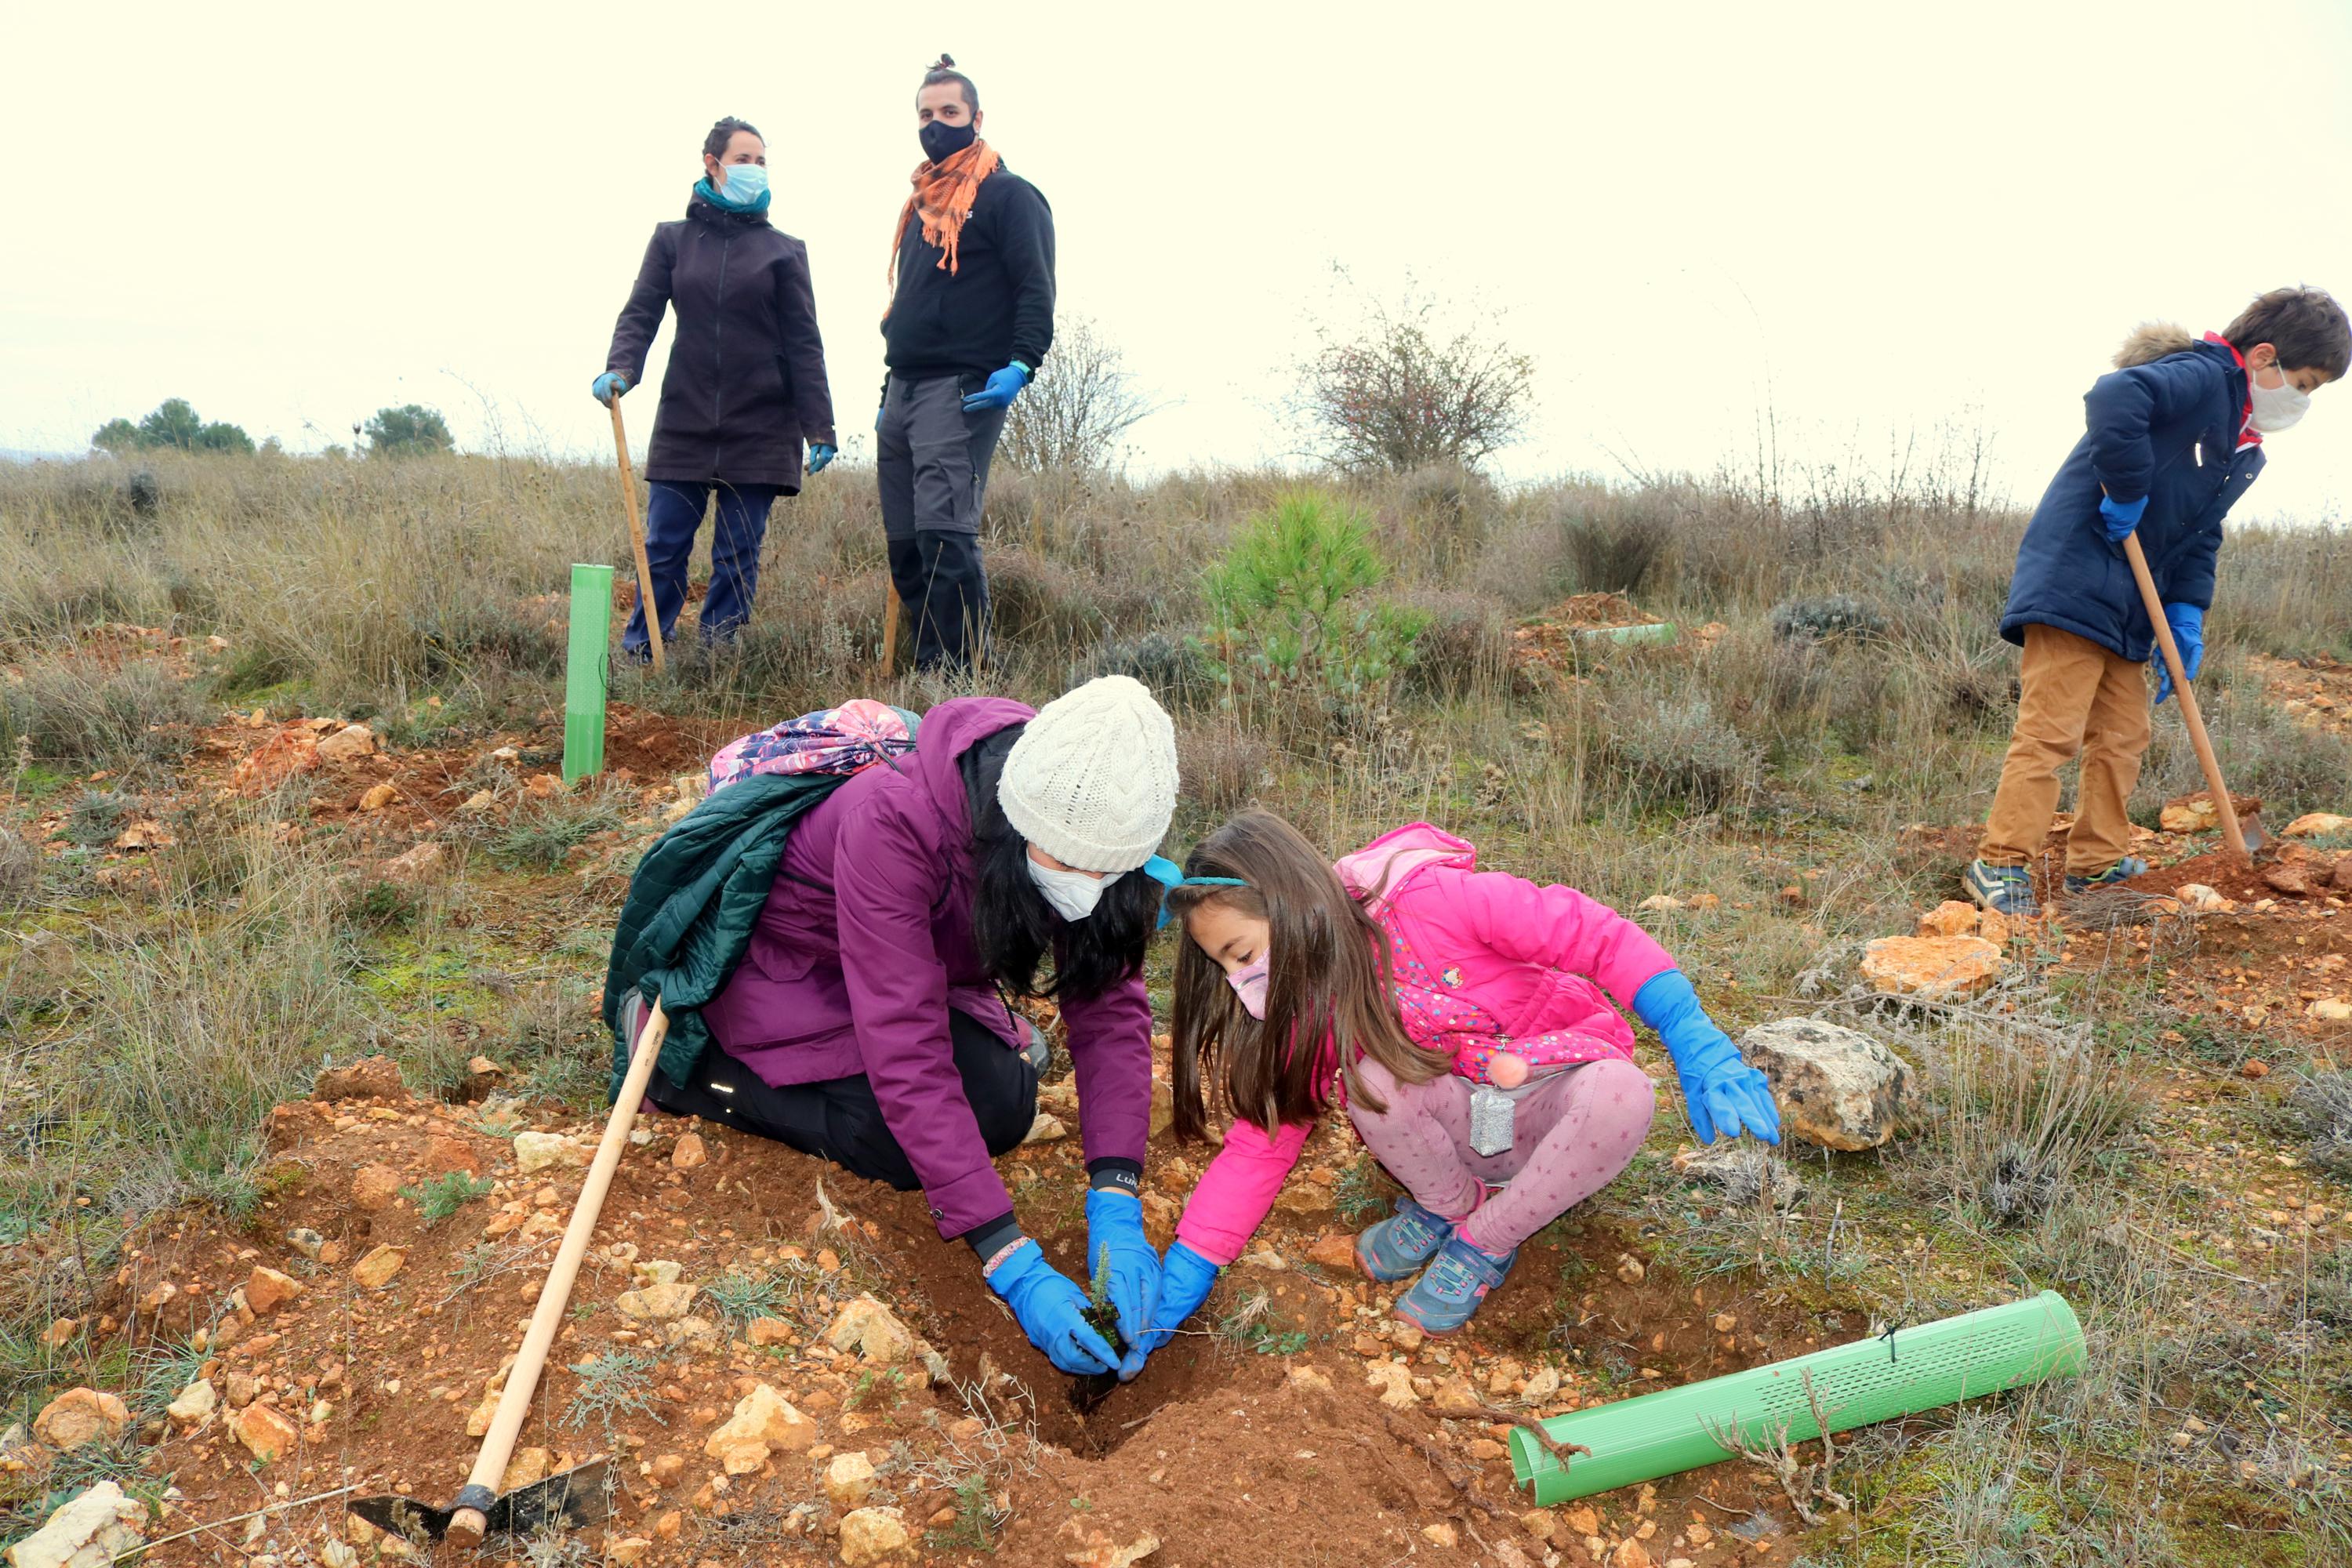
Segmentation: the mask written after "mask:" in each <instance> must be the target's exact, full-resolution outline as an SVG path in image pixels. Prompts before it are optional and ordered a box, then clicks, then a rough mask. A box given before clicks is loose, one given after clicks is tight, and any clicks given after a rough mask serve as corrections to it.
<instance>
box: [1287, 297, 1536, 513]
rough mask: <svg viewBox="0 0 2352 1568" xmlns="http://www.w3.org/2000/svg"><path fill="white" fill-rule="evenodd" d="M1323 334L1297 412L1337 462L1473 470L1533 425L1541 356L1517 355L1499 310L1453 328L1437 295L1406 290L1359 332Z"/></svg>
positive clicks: (1325, 330) (1303, 375)
mask: <svg viewBox="0 0 2352 1568" xmlns="http://www.w3.org/2000/svg"><path fill="white" fill-rule="evenodd" d="M1315 336H1316V340H1317V348H1316V351H1315V353H1313V354H1311V355H1309V356H1308V357H1307V360H1306V361H1305V363H1302V364H1301V365H1300V366H1299V376H1300V385H1299V390H1298V393H1297V399H1296V402H1297V414H1298V416H1300V418H1301V421H1302V422H1303V423H1304V424H1305V425H1306V426H1307V431H1308V435H1309V439H1310V441H1311V443H1312V446H1313V449H1314V451H1315V453H1316V455H1317V456H1318V457H1320V458H1324V459H1325V460H1326V461H1328V462H1329V463H1330V464H1331V465H1332V466H1333V467H1335V468H1343V469H1350V470H1362V469H1387V470H1389V471H1391V472H1392V473H1410V472H1412V470H1413V469H1415V468H1423V467H1425V466H1427V465H1429V464H1432V463H1459V464H1461V465H1462V466H1463V467H1465V468H1471V467H1475V466H1476V465H1477V464H1478V463H1479V462H1480V461H1481V460H1482V459H1484V458H1486V457H1487V456H1488V455H1489V454H1491V453H1494V452H1496V451H1499V450H1500V449H1501V448H1503V447H1507V446H1509V445H1511V444H1512V443H1513V442H1515V441H1517V439H1518V438H1519V437H1520V436H1521V435H1522V434H1523V433H1524V432H1525V430H1526V428H1527V421H1528V412H1529V409H1530V407H1531V405H1532V404H1533V402H1534V383H1535V361H1534V360H1533V359H1531V358H1529V357H1528V355H1526V354H1522V353H1513V352H1512V350H1511V348H1510V345H1509V344H1507V343H1506V342H1503V341H1502V339H1501V337H1500V336H1499V335H1498V334H1497V333H1496V331H1495V322H1494V320H1493V318H1492V317H1484V318H1482V319H1480V320H1477V321H1472V322H1469V323H1467V324H1465V325H1461V326H1459V327H1452V328H1449V327H1448V326H1447V325H1446V324H1445V323H1444V322H1443V321H1440V320H1439V319H1438V315H1437V306H1436V302H1435V301H1434V300H1428V299H1424V298H1421V297H1419V296H1417V295H1415V294H1413V293H1412V292H1410V291H1408V293H1407V294H1406V295H1405V297H1404V298H1403V299H1402V300H1401V301H1399V302H1398V303H1397V304H1395V305H1393V306H1391V305H1390V304H1387V303H1385V302H1382V301H1379V300H1375V301H1373V303H1372V304H1371V306H1370V310H1368V312H1367V314H1366V316H1365V318H1364V320H1363V321H1362V324H1361V325H1360V326H1359V327H1358V328H1357V329H1356V330H1355V331H1353V332H1352V333H1351V334H1349V335H1345V336H1343V335H1341V334H1340V333H1339V332H1337V331H1333V330H1332V329H1331V328H1330V327H1329V326H1328V325H1323V326H1318V328H1317V329H1316V333H1315Z"/></svg>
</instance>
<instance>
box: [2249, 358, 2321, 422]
mask: <svg viewBox="0 0 2352 1568" xmlns="http://www.w3.org/2000/svg"><path fill="white" fill-rule="evenodd" d="M2271 368H2272V369H2273V370H2277V369H2278V367H2277V365H2275V364H2273V365H2272V366H2271ZM2258 374H2259V373H2257V372H2254V371H2251V370H2250V371H2248V372H2247V373H2246V390H2247V392H2248V394H2249V395H2251V396H2252V398H2253V403H2254V412H2253V416H2252V418H2251V419H2250V420H2249V421H2248V423H2249V424H2251V425H2252V426H2253V427H2254V428H2255V429H2257V430H2259V431H2261V432H2262V433H2263V435H2265V436H2274V435H2276V434H2278V432H2280V431H2282V430H2284V429H2285V428H2286V427H2287V426H2290V425H2293V424H2294V422H2295V421H2296V420H2298V419H2300V418H2302V417H2303V416H2305V414H2307V413H2309V412H2310V411H2311V394H2309V393H2307V392H2299V391H2297V390H2296V389H2295V386H2294V383H2293V382H2288V383H2286V384H2284V385H2280V386H2264V385H2263V384H2262V382H2261V381H2260V380H2259V379H2258ZM2280 374H2284V372H2281V373H2280Z"/></svg>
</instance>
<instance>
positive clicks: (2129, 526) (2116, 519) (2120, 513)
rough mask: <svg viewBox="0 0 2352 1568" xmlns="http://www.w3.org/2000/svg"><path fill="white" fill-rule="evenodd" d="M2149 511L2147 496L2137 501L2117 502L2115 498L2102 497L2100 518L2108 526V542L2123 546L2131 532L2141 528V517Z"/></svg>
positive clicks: (2100, 499) (2100, 500)
mask: <svg viewBox="0 0 2352 1568" xmlns="http://www.w3.org/2000/svg"><path fill="white" fill-rule="evenodd" d="M2146 511H2147V497H2146V496H2142V497H2140V498H2139V500H2116V498H2115V497H2113V496H2107V495H2103V496H2101V497H2100V498H2099V517H2100V519H2101V521H2104V522H2105V524H2106V525H2107V542H2108V543H2109V544H2121V543H2122V542H2124V540H2125V539H2126V537H2127V536H2128V535H2129V534H2130V533H2131V531H2132V530H2133V529H2135V528H2137V527H2138V526H2139V520H2140V517H2141V515H2142V514H2143V513H2145V512H2146Z"/></svg>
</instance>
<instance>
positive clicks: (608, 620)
mask: <svg viewBox="0 0 2352 1568" xmlns="http://www.w3.org/2000/svg"><path fill="white" fill-rule="evenodd" d="M612 658H613V569H612V568H611V567H610V566H584V565H577V564H575V565H574V566H573V567H572V646H571V651H570V653H569V654H568V656H567V657H566V658H565V659H564V665H563V782H564V783H565V784H578V783H579V782H580V781H581V780H582V779H583V778H586V777H587V776H588V775H589V774H590V773H603V772H604V688H605V682H606V681H607V680H608V679H610V677H611V673H612Z"/></svg>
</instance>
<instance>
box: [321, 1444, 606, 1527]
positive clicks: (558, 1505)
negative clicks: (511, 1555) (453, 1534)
mask: <svg viewBox="0 0 2352 1568" xmlns="http://www.w3.org/2000/svg"><path fill="white" fill-rule="evenodd" d="M610 1468H611V1466H610V1462H609V1461H608V1460H604V1459H597V1460H595V1461H593V1462H592V1463H590V1464H585V1465H583V1466H581V1467H580V1468H578V1469H574V1470H565V1471H564V1472H563V1473H562V1474H561V1475H554V1476H550V1477H548V1478H547V1479H545V1480H543V1481H533V1482H532V1483H531V1484H530V1485H529V1486H527V1487H517V1488H516V1489H514V1490H512V1491H510V1492H508V1493H506V1494H505V1495H503V1496H502V1497H500V1498H499V1500H498V1501H497V1502H495V1503H493V1504H491V1505H490V1507H489V1509H488V1514H489V1520H490V1533H491V1534H493V1535H529V1534H530V1533H531V1532H533V1531H537V1530H540V1529H541V1528H543V1527H545V1526H547V1525H551V1524H555V1523H559V1522H561V1523H563V1524H568V1525H573V1526H581V1525H590V1524H594V1523H595V1522H596V1521H599V1520H601V1519H603V1518H604V1516H605V1515H606V1514H608V1513H610V1512H611V1511H612V1506H613V1505H612V1492H611V1489H610V1479H611V1478H610V1474H609V1471H610ZM351 1510H352V1512H353V1513H355V1514H358V1515H359V1516H360V1517H361V1518H362V1519H363V1520H366V1521H368V1522H369V1523H370V1524H373V1525H374V1526H375V1527H376V1528H377V1529H378V1530H381V1531H384V1532H385V1533H386V1534H389V1535H397V1536H400V1537H402V1538H403V1539H404V1540H410V1541H414V1540H415V1539H417V1538H418V1537H420V1536H422V1537H423V1538H424V1539H425V1540H427V1541H438V1540H440V1539H441V1538H442V1537H443V1536H445V1535H446V1534H447V1533H448V1532H449V1521H450V1518H451V1517H452V1516H453V1515H454V1514H456V1512H457V1510H456V1509H454V1508H436V1507H434V1506H433V1505H432V1504H431V1503H425V1502H418V1501H417V1500H415V1499H414V1498H404V1497H398V1496H393V1495H389V1494H387V1495H385V1496H383V1497H363V1498H355V1499H353V1500H352V1503H351Z"/></svg>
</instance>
